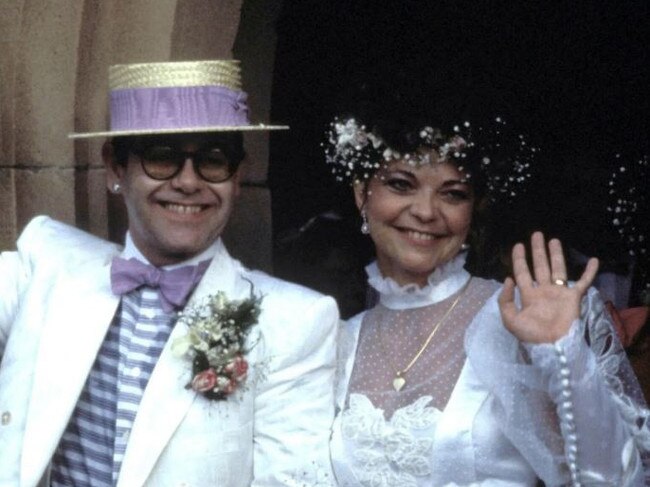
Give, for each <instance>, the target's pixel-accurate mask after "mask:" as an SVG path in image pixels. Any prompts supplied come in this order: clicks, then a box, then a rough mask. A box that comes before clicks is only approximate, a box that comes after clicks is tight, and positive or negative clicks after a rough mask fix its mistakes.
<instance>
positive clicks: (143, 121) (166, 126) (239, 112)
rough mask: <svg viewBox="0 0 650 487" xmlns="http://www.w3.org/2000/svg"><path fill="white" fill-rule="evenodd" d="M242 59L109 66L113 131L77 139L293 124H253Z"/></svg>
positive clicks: (79, 135) (74, 136)
mask: <svg viewBox="0 0 650 487" xmlns="http://www.w3.org/2000/svg"><path fill="white" fill-rule="evenodd" d="M241 84H242V83H241V74H240V67H239V61H234V60H217V61H189V62H166V63H146V64H118V65H115V66H111V67H110V68H109V71H108V85H109V90H110V116H111V122H110V130H108V131H104V132H87V133H73V134H70V135H69V137H70V138H72V139H82V138H90V137H117V136H127V135H147V134H174V133H192V132H230V131H240V130H241V131H254V130H281V129H288V128H289V127H287V126H285V125H265V124H258V125H252V124H251V123H250V121H249V120H248V105H247V104H246V98H247V95H246V93H245V92H244V91H242V87H241Z"/></svg>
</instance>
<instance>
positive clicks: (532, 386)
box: [331, 255, 650, 487]
mask: <svg viewBox="0 0 650 487" xmlns="http://www.w3.org/2000/svg"><path fill="white" fill-rule="evenodd" d="M463 265H464V256H462V255H461V256H459V257H457V258H456V259H454V260H453V261H451V262H449V263H448V264H446V265H444V266H441V267H440V268H438V269H436V271H435V272H434V273H433V274H432V275H431V276H430V278H429V285H428V286H426V287H425V288H422V289H420V288H418V287H417V286H414V285H413V286H406V287H399V286H398V285H397V284H396V283H395V282H394V281H392V280H390V279H383V278H382V277H381V275H380V274H379V271H378V269H377V267H376V265H375V264H372V265H370V266H369V267H368V269H367V271H368V275H369V278H370V279H369V282H370V284H371V285H372V286H373V287H374V288H375V289H376V290H377V291H378V292H379V293H380V303H379V304H378V305H377V306H376V307H375V308H373V309H372V310H370V311H368V312H366V313H362V314H361V315H358V316H356V317H354V318H352V319H351V320H350V321H349V322H347V323H345V324H344V325H343V329H342V331H341V337H340V357H339V378H338V379H339V380H338V386H337V387H338V393H337V396H338V397H337V403H338V404H337V410H338V414H337V418H336V420H335V423H334V431H333V435H332V443H331V452H332V462H333V466H334V471H335V473H336V477H337V481H338V483H339V485H341V486H371V487H411V486H412V487H416V486H435V487H438V486H467V485H482V486H490V485H494V486H510V485H511V486H527V485H531V486H534V485H535V484H536V482H537V479H538V478H541V479H542V480H543V481H544V482H545V483H546V485H548V486H553V485H567V484H571V483H572V482H573V483H575V484H576V485H577V484H578V482H580V484H581V485H612V486H623V485H630V486H637V485H645V483H644V472H647V471H648V466H647V465H648V463H649V462H647V452H648V450H650V429H649V428H650V425H649V423H650V419H649V418H648V415H649V412H648V410H647V408H646V405H645V402H644V401H643V398H642V395H641V391H640V389H639V386H638V383H637V381H636V379H635V377H634V374H633V372H632V370H631V368H630V366H629V363H628V362H627V360H626V358H625V354H624V351H623V350H622V348H621V347H620V345H619V343H618V341H617V339H616V337H615V334H614V332H613V329H612V327H611V325H610V323H609V320H608V318H607V317H606V315H605V314H604V311H603V306H602V303H601V301H600V299H599V298H598V295H597V293H596V292H595V291H593V290H590V292H589V293H588V295H587V296H586V297H585V299H584V302H583V312H582V316H581V318H580V319H579V320H576V322H574V323H573V324H572V326H571V329H570V330H569V333H568V334H567V335H566V336H565V337H563V338H562V339H560V340H559V341H558V342H556V343H555V344H548V345H534V346H533V345H522V344H520V343H519V342H518V341H517V340H516V339H515V338H514V336H513V335H511V334H510V333H509V332H508V331H507V330H506V329H505V328H504V327H503V325H502V322H501V317H500V314H499V309H498V305H497V302H496V298H497V296H498V293H499V290H500V285H499V284H498V283H496V282H493V281H486V280H483V279H478V278H471V280H470V276H469V274H468V273H467V272H466V271H465V270H464V269H463ZM468 280H470V282H469V284H468V285H467V287H466V288H465V289H464V290H463V288H464V287H465V284H467V282H468ZM459 291H460V292H462V296H461V298H460V300H459V302H458V305H457V306H456V307H455V308H454V309H453V311H452V312H451V313H450V314H449V316H447V318H446V319H445V320H444V321H443V323H442V324H441V326H440V328H439V329H438V331H437V332H436V334H435V336H434V339H433V341H432V342H431V344H430V345H429V346H428V347H427V349H426V350H425V352H424V353H423V354H422V356H421V357H420V358H419V359H418V360H417V361H416V362H415V364H414V365H413V366H412V368H411V369H409V371H408V372H407V373H406V375H405V379H406V385H405V386H404V387H403V389H402V390H401V391H399V392H397V391H395V390H394V389H393V385H392V381H393V378H394V377H395V372H396V371H397V370H402V369H404V368H405V367H406V366H407V364H408V362H409V361H410V360H411V359H412V358H413V357H414V356H415V355H416V353H417V352H418V350H419V349H420V347H421V345H422V343H423V342H424V340H426V337H427V336H428V335H429V333H430V332H431V330H432V329H433V326H434V325H435V324H436V323H437V322H438V321H439V320H440V319H441V318H442V317H443V315H444V314H445V312H446V311H447V310H448V309H449V308H450V306H451V304H452V303H453V301H454V299H455V298H456V296H457V295H458V293H459ZM643 458H646V461H645V462H644V461H643V460H642V459H643ZM644 463H645V464H646V466H645V467H644ZM645 475H648V474H647V473H645Z"/></svg>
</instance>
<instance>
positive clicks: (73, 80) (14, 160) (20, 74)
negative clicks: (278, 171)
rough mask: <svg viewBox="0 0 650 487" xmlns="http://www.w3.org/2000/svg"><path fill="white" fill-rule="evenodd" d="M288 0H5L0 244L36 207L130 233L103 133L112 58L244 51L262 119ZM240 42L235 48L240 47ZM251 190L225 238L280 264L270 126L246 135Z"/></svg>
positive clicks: (244, 253)
mask: <svg viewBox="0 0 650 487" xmlns="http://www.w3.org/2000/svg"><path fill="white" fill-rule="evenodd" d="M280 1H281V0H271V1H267V0H264V1H262V0H133V1H128V2H127V1H124V0H7V1H5V2H2V3H1V4H0V49H1V52H2V53H3V54H2V56H0V249H11V248H13V247H14V245H15V240H16V237H17V235H18V234H19V233H20V231H21V229H22V228H23V227H24V226H25V225H26V224H27V222H28V221H29V220H30V219H31V218H32V217H33V216H34V215H37V214H48V215H50V216H52V217H54V218H57V219H60V220H62V221H65V222H68V223H70V224H73V225H76V226H78V227H80V228H83V229H86V230H89V231H90V232H92V233H94V234H96V235H99V236H102V237H106V238H111V239H113V240H116V241H120V240H121V239H122V238H123V234H124V230H125V226H126V222H125V212H124V208H123V207H122V204H121V201H120V200H119V199H116V198H115V197H111V196H109V195H108V194H107V191H106V189H105V186H104V169H103V167H102V163H101V157H100V148H101V145H102V143H103V140H99V139H97V140H90V141H78V142H75V143H73V142H72V141H71V140H69V139H68V138H67V134H68V133H70V132H85V131H94V130H101V129H104V128H105V127H106V125H107V118H108V117H107V69H108V66H109V65H111V64H116V63H129V62H152V61H168V60H195V59H216V58H232V57H235V58H237V59H241V60H242V69H243V76H244V85H245V86H244V88H245V89H246V90H247V91H248V92H249V96H250V103H251V111H252V114H253V119H254V120H268V114H269V111H270V93H271V89H270V86H271V79H272V67H273V62H274V49H275V33H274V22H275V18H276V17H277V13H278V9H279V5H280ZM233 53H234V54H233ZM246 150H247V152H248V154H249V161H250V162H249V163H248V165H247V176H246V177H245V178H244V184H243V191H242V198H241V201H240V203H241V204H240V205H239V206H238V208H237V210H236V212H235V214H234V215H233V221H232V222H231V223H232V224H231V225H230V226H229V229H228V231H227V235H226V236H225V238H226V241H227V243H228V245H229V247H231V249H232V253H233V254H235V255H237V256H238V257H239V258H241V259H242V260H243V261H244V262H245V263H246V264H248V265H251V266H253V267H261V268H264V269H267V270H268V269H270V260H271V216H270V194H269V191H268V189H267V188H266V172H267V166H268V161H267V159H268V137H267V135H266V134H255V135H250V136H247V138H246Z"/></svg>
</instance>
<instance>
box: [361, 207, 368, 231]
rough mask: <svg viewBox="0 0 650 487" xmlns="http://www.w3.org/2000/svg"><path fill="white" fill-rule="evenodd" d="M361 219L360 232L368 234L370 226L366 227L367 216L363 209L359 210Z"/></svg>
mask: <svg viewBox="0 0 650 487" xmlns="http://www.w3.org/2000/svg"><path fill="white" fill-rule="evenodd" d="M361 220H363V223H361V233H363V234H364V235H368V234H369V233H370V228H369V227H368V217H367V216H366V212H365V211H362V212H361Z"/></svg>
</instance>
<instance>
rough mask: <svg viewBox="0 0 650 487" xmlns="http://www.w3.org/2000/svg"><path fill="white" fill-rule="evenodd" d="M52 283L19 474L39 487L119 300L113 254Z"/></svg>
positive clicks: (45, 311)
mask: <svg viewBox="0 0 650 487" xmlns="http://www.w3.org/2000/svg"><path fill="white" fill-rule="evenodd" d="M85 269H86V270H85V271H82V273H79V272H78V270H77V269H76V270H75V274H74V276H70V275H66V276H63V277H62V278H61V280H60V281H57V282H56V283H54V285H53V286H52V289H51V294H50V296H49V297H48V301H47V303H45V304H46V306H44V307H43V310H44V311H43V312H42V314H41V315H36V316H35V317H34V319H42V320H44V322H45V323H44V325H43V333H42V335H41V343H40V345H39V351H38V355H37V358H36V366H35V369H34V379H33V386H32V394H31V399H30V402H29V406H28V411H27V419H26V423H25V436H24V441H23V454H22V456H21V458H22V460H21V472H22V474H21V478H22V480H23V483H24V484H25V485H35V484H36V483H37V482H38V477H35V476H39V477H40V475H41V474H42V472H43V471H44V470H45V468H46V467H47V464H48V463H49V462H50V460H51V457H52V455H53V453H54V450H55V449H56V447H57V445H58V442H59V440H60V438H61V436H62V434H63V431H64V429H65V427H66V425H67V423H68V420H69V418H70V416H71V414H72V412H73V410H74V407H75V405H76V403H77V400H78V398H79V395H80V393H81V390H82V388H83V386H84V384H85V382H86V379H87V377H88V373H89V371H90V369H91V367H92V365H93V363H94V361H95V358H96V356H97V353H98V351H99V348H100V347H101V344H102V342H103V340H104V336H105V335H106V331H107V330H108V327H109V325H110V323H111V321H112V319H113V316H114V314H115V310H116V308H117V306H118V304H119V298H118V297H116V296H114V295H113V293H112V292H111V289H110V258H108V259H107V260H106V261H105V262H102V263H99V265H98V266H95V265H92V264H87V265H86V266H85Z"/></svg>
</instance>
